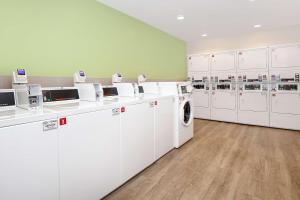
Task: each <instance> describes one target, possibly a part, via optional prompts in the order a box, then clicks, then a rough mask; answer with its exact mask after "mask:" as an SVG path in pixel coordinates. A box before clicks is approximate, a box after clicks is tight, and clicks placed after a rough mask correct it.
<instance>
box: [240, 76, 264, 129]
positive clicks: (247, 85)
mask: <svg viewBox="0 0 300 200" xmlns="http://www.w3.org/2000/svg"><path fill="white" fill-rule="evenodd" d="M268 85H269V84H268V72H266V71H262V72H240V73H238V122H239V123H242V124H251V125H260V126H269V89H268V88H269V87H268Z"/></svg>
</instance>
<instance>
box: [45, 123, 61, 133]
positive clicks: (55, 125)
mask: <svg viewBox="0 0 300 200" xmlns="http://www.w3.org/2000/svg"><path fill="white" fill-rule="evenodd" d="M57 128H58V122H57V120H49V121H44V122H43V131H44V132H47V131H51V130H55V129H57Z"/></svg>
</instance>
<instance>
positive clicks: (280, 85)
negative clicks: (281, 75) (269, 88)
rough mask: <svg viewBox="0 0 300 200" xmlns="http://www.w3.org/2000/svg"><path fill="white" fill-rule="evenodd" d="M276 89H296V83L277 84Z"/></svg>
mask: <svg viewBox="0 0 300 200" xmlns="http://www.w3.org/2000/svg"><path fill="white" fill-rule="evenodd" d="M278 90H280V91H297V90H298V85H297V84H279V85H278Z"/></svg>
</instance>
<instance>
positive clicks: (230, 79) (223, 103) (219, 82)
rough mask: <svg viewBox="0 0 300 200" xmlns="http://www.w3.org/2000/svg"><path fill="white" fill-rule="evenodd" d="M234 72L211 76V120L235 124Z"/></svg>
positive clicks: (216, 73)
mask: <svg viewBox="0 0 300 200" xmlns="http://www.w3.org/2000/svg"><path fill="white" fill-rule="evenodd" d="M235 74H236V73H235V72H215V73H212V74H211V84H212V91H211V119H212V120H218V121H227V122H237V89H236V81H235V80H236V79H235Z"/></svg>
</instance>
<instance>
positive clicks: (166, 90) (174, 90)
mask: <svg viewBox="0 0 300 200" xmlns="http://www.w3.org/2000/svg"><path fill="white" fill-rule="evenodd" d="M159 87H160V91H161V93H162V94H171V95H174V96H175V104H174V112H175V115H174V116H175V137H174V146H175V147H176V148H179V147H180V146H182V145H183V144H184V143H186V142H187V141H189V140H190V139H192V138H193V136H194V124H193V103H192V97H191V94H192V89H191V87H192V86H191V83H189V82H181V83H176V82H160V83H159Z"/></svg>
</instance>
